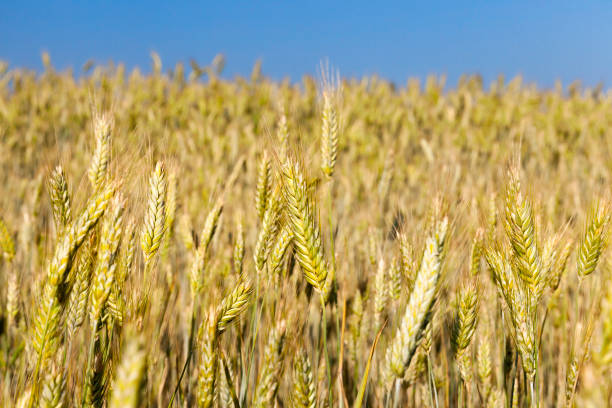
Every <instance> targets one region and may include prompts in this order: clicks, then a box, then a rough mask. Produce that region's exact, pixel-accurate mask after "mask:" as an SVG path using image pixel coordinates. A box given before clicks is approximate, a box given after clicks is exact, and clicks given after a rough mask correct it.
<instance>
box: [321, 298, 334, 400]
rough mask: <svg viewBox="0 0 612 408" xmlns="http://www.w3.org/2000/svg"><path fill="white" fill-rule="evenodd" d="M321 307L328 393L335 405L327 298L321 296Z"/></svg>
mask: <svg viewBox="0 0 612 408" xmlns="http://www.w3.org/2000/svg"><path fill="white" fill-rule="evenodd" d="M321 309H322V313H321V314H322V319H321V324H322V330H323V353H324V354H325V366H326V369H327V394H328V397H329V406H330V407H333V405H334V403H333V401H334V399H333V395H332V381H331V364H330V362H329V353H328V352H327V317H326V315H325V300H324V299H323V296H321Z"/></svg>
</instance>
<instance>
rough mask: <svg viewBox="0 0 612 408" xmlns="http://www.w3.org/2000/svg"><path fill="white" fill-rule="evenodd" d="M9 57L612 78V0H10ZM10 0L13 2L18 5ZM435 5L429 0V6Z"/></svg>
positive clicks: (13, 60)
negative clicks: (154, 57) (156, 58)
mask: <svg viewBox="0 0 612 408" xmlns="http://www.w3.org/2000/svg"><path fill="white" fill-rule="evenodd" d="M1 3H2V4H0V59H3V60H6V61H8V62H9V63H10V64H11V66H13V67H16V66H23V67H28V68H34V69H40V68H41V62H40V54H41V52H42V51H48V52H49V53H50V54H51V59H52V61H53V64H54V66H55V67H56V68H59V69H63V68H67V67H72V68H74V69H75V71H79V70H80V68H81V67H82V65H83V64H84V63H85V62H86V61H87V60H89V59H93V60H94V61H96V62H98V63H106V62H108V61H109V60H113V61H115V62H119V61H121V62H124V63H126V65H127V66H128V68H133V67H135V66H139V67H141V69H143V70H145V71H149V70H150V67H151V59H150V57H149V54H150V52H151V51H153V50H155V51H156V52H158V53H159V55H160V56H161V57H162V60H163V63H164V69H166V68H169V67H171V66H173V65H174V64H175V63H176V62H177V61H183V62H185V63H187V62H188V61H189V59H190V58H194V59H195V60H197V61H198V62H200V63H202V64H203V63H208V62H210V61H211V60H212V58H213V57H214V56H215V55H216V54H217V53H223V54H225V56H226V62H227V63H226V69H225V72H224V75H225V76H227V77H232V76H234V75H236V74H241V75H248V74H249V73H250V71H251V68H252V66H253V64H254V62H255V61H256V60H257V59H261V61H262V64H263V71H264V74H266V75H269V76H272V77H273V78H277V79H280V78H284V77H289V78H291V79H292V80H299V79H300V77H301V76H302V75H303V74H315V73H316V72H317V68H318V66H319V63H320V61H321V60H322V59H324V58H329V60H330V61H331V63H332V64H333V65H334V66H335V67H337V68H338V69H339V70H340V73H341V74H342V75H343V76H352V77H361V76H363V75H368V74H374V73H376V74H378V75H380V76H382V77H385V78H388V79H390V80H392V81H394V82H396V83H399V84H403V83H404V82H405V81H406V79H407V78H409V77H421V78H423V77H425V76H426V75H427V74H429V73H434V74H446V75H447V77H448V82H449V83H450V84H454V83H456V81H457V79H458V77H459V76H460V75H461V74H463V73H479V74H481V75H483V77H484V79H485V81H486V82H487V83H488V82H490V81H492V80H494V79H495V78H496V77H497V75H498V74H504V75H505V76H506V77H507V78H509V77H513V76H515V75H517V74H522V75H523V77H524V78H525V79H526V80H527V81H529V82H536V83H537V84H539V85H540V86H543V87H550V86H552V85H553V84H554V82H555V80H557V79H559V80H561V81H562V82H563V83H564V84H566V85H567V84H568V83H569V82H571V81H573V80H576V79H580V80H581V81H582V82H583V83H584V84H585V85H589V86H591V85H595V84H597V83H599V82H603V83H604V84H605V85H606V87H610V86H611V84H612V3H610V2H588V3H587V2H575V1H572V2H570V1H556V2H544V1H529V2H524V1H473V2H469V4H467V2H456V1H431V2H418V3H417V2H414V3H412V2H399V1H398V2H373V1H352V2H334V1H305V2H300V4H299V5H297V2H289V1H285V2H282V1H276V2H272V1H256V0H252V1H215V2H190V1H176V2H172V1H157V0H150V1H146V2H139V1H121V2H120V1H95V0H94V1H79V2H77V1H72V2H70V1H11V2H9V1H3V2H1ZM9 3H10V4H9ZM425 4H427V5H425Z"/></svg>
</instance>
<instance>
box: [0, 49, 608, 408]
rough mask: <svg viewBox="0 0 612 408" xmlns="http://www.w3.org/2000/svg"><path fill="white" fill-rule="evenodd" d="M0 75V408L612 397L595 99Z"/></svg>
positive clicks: (49, 72)
mask: <svg viewBox="0 0 612 408" xmlns="http://www.w3.org/2000/svg"><path fill="white" fill-rule="evenodd" d="M45 58H46V59H45V66H46V68H45V70H44V72H43V73H41V74H37V73H35V72H32V71H28V70H25V69H10V70H9V69H8V68H7V66H6V65H3V66H2V69H1V70H0V243H1V249H2V255H3V256H2V257H1V258H0V282H2V284H1V285H0V287H1V288H2V293H1V295H0V305H1V306H2V307H1V314H0V316H1V321H0V323H1V324H0V351H1V352H0V367H1V368H2V370H0V372H1V379H0V384H1V386H0V400H1V401H2V404H3V405H4V406H20V407H32V406H44V407H60V406H96V407H103V406H109V407H128V406H134V407H135V406H155V407H164V406H196V405H197V406H202V407H211V406H215V407H248V406H258V407H272V406H279V407H282V406H291V407H316V406H318V407H336V406H338V407H348V406H353V407H360V406H362V407H365V406H368V407H400V406H401V407H404V406H410V407H412V406H414V407H417V406H419V407H421V406H430V407H434V406H435V407H454V406H460V407H476V406H487V407H489V406H490V407H506V406H512V407H515V406H516V407H519V406H529V407H535V406H566V407H572V406H580V407H608V406H611V404H612V381H611V380H610V378H611V374H612V372H611V370H610V369H611V368H612V290H611V289H610V287H611V286H610V282H611V278H612V263H611V261H612V259H611V258H610V254H609V252H608V251H607V250H606V247H607V243H608V235H607V232H608V223H609V214H610V213H609V210H610V207H609V203H610V201H609V188H610V185H611V183H612V167H611V163H612V161H611V157H612V156H611V153H612V152H611V149H612V146H610V142H609V141H610V140H612V139H611V137H612V133H611V131H610V129H612V93H610V92H604V91H602V89H600V88H594V89H584V88H581V87H580V86H579V85H573V86H571V87H570V88H569V89H568V91H567V92H565V91H563V90H562V89H560V88H557V89H551V90H541V89H538V88H536V87H534V86H531V85H527V84H524V83H523V82H522V80H521V78H520V77H517V78H514V79H512V80H510V81H504V80H503V78H500V79H499V80H498V81H496V82H494V83H493V84H492V85H491V86H490V87H488V88H486V87H485V86H483V83H482V80H481V79H480V78H479V77H476V76H474V77H462V78H461V79H460V80H459V82H458V84H457V85H456V87H452V88H447V89H445V88H444V82H443V80H442V79H441V78H438V77H433V76H432V77H429V78H427V80H426V81H425V82H424V83H419V82H418V81H409V82H408V83H407V84H406V85H405V86H394V85H392V84H391V83H389V82H387V81H385V80H382V79H380V78H377V77H375V76H373V77H367V78H364V79H363V80H359V81H357V80H348V79H340V78H337V77H336V76H335V75H334V73H333V72H332V73H331V75H330V74H329V71H328V74H325V73H324V74H323V75H322V78H323V80H319V81H317V80H315V79H313V78H311V77H304V78H303V79H302V80H301V81H299V82H296V83H290V82H288V81H285V82H279V81H274V80H271V79H268V78H266V77H265V76H263V75H262V73H261V71H260V68H259V66H255V68H254V69H253V71H252V74H251V75H250V77H246V78H245V77H237V78H235V79H233V80H228V79H224V78H222V77H220V76H219V75H218V72H219V70H220V66H219V64H220V61H221V59H216V60H215V62H214V63H213V64H211V65H209V66H206V67H199V66H196V67H194V69H192V70H191V73H190V74H189V75H188V74H186V73H185V69H184V67H183V66H182V65H180V64H178V65H176V66H175V67H174V68H173V69H171V70H170V71H169V73H163V72H162V70H161V62H160V61H159V58H158V57H155V64H154V69H153V72H151V73H150V74H147V75H144V74H142V73H140V72H139V71H138V70H134V71H131V72H126V70H125V69H124V68H123V67H122V65H117V66H106V67H103V66H99V67H94V68H93V69H92V70H91V71H90V73H89V74H88V75H84V76H80V77H75V76H74V75H73V74H72V73H70V72H58V71H56V70H55V69H54V68H53V66H52V65H51V63H50V61H49V60H48V57H45Z"/></svg>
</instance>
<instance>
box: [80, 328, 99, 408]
mask: <svg viewBox="0 0 612 408" xmlns="http://www.w3.org/2000/svg"><path fill="white" fill-rule="evenodd" d="M97 335H98V318H97V317H96V318H95V320H94V324H93V326H92V328H91V339H90V341H89V352H88V353H87V366H85V377H84V378H85V381H84V382H83V391H82V396H81V406H82V407H83V408H84V407H85V405H86V402H87V391H88V388H89V375H90V373H91V363H92V361H93V355H94V351H95V348H96V337H97Z"/></svg>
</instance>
